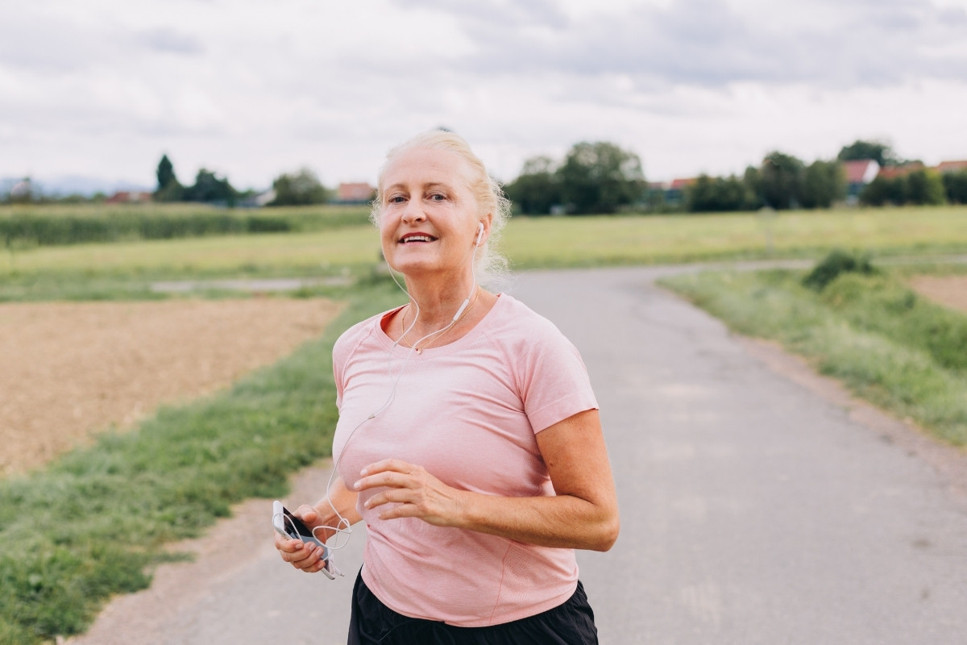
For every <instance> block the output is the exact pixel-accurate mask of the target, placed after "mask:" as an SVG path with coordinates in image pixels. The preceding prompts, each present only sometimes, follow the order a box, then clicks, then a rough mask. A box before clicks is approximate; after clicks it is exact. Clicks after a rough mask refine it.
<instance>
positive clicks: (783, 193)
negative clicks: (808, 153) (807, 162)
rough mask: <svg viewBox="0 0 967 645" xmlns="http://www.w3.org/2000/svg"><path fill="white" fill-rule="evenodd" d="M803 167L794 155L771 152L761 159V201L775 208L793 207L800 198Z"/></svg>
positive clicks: (797, 203) (797, 204)
mask: <svg viewBox="0 0 967 645" xmlns="http://www.w3.org/2000/svg"><path fill="white" fill-rule="evenodd" d="M804 174H805V168H804V166H803V163H802V161H800V160H799V159H797V158H796V157H793V156H790V155H787V154H783V153H781V152H778V151H777V152H771V153H769V154H768V155H766V158H765V159H764V160H763V161H762V169H761V171H760V181H761V186H762V201H763V202H765V205H766V206H769V207H771V208H774V209H776V210H782V209H787V208H795V207H797V206H799V204H800V203H801V200H802V187H803V175H804Z"/></svg>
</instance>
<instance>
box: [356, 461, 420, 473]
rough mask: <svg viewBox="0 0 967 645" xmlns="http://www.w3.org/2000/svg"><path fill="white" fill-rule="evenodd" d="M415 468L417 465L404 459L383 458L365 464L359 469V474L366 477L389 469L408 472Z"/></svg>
mask: <svg viewBox="0 0 967 645" xmlns="http://www.w3.org/2000/svg"><path fill="white" fill-rule="evenodd" d="M414 468H415V466H414V465H413V464H411V463H408V462H405V461H403V460H402V459H382V460H380V461H376V462H373V463H371V464H369V465H368V466H365V467H364V468H363V469H362V470H361V471H359V474H360V476H362V477H365V476H367V475H372V474H374V473H379V472H388V471H393V472H398V473H408V472H411V471H412V470H413V469H414Z"/></svg>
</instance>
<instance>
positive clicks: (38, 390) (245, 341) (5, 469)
mask: <svg viewBox="0 0 967 645" xmlns="http://www.w3.org/2000/svg"><path fill="white" fill-rule="evenodd" d="M336 313H338V305H337V304H335V303H332V302H329V301H325V300H320V299H312V300H292V299H281V298H260V299H245V300H221V301H205V300H171V301H163V302H126V303H39V304H33V303H28V304H20V303H17V304H2V305H0V357H2V364H3V369H2V370H0V475H4V474H9V473H15V472H22V471H24V470H27V469H30V468H33V467H35V466H39V465H41V464H43V463H45V462H46V461H48V460H50V459H51V458H52V457H54V456H56V455H58V454H60V453H62V452H63V451H65V450H67V449H68V448H71V447H73V446H75V445H77V444H78V443H80V442H84V441H85V440H87V439H89V437H91V436H92V434H94V433H96V432H98V431H101V430H104V429H107V428H110V427H112V426H113V427H119V428H129V427H132V426H133V425H134V424H135V423H136V422H137V421H138V420H139V419H141V418H143V417H144V416H145V415H149V414H151V413H152V411H154V410H155V409H156V408H157V407H158V405H159V404H162V403H177V402H179V401H183V400H187V399H190V398H193V397H196V396H198V395H200V394H205V393H208V392H212V391H214V390H216V389H218V388H222V387H225V386H227V385H229V384H230V383H231V382H232V381H234V380H235V379H237V378H238V377H240V376H241V375H243V374H245V373H246V372H249V371H251V370H253V369H255V368H257V367H260V366H262V365H266V364H270V363H272V362H274V361H276V360H277V359H279V358H280V357H282V356H284V355H286V354H288V353H290V352H291V351H292V350H293V349H295V347H297V346H298V345H299V344H301V343H302V342H304V341H306V340H308V339H310V338H313V337H316V336H318V335H319V334H320V333H321V332H322V330H323V329H324V328H325V326H326V324H327V323H328V322H329V321H330V320H331V319H332V318H333V316H335V315H336Z"/></svg>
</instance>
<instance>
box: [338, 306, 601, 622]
mask: <svg viewBox="0 0 967 645" xmlns="http://www.w3.org/2000/svg"><path fill="white" fill-rule="evenodd" d="M386 315H387V314H385V313H384V314H381V315H379V316H374V317H372V318H369V319H368V320H365V321H363V322H361V323H359V324H357V325H355V326H353V327H352V328H350V329H349V330H347V331H346V332H345V333H344V334H343V335H342V336H341V337H340V338H339V340H338V341H337V342H336V345H335V347H334V350H333V359H334V360H333V362H334V371H335V377H336V387H337V404H338V406H339V422H338V424H337V426H336V434H335V439H334V442H333V455H334V456H335V458H336V460H337V462H336V463H337V464H338V468H339V474H340V476H341V477H342V478H343V481H344V482H345V483H346V485H347V486H349V487H352V486H353V484H354V483H355V482H356V480H357V479H358V478H359V472H360V470H361V469H362V468H363V467H364V466H366V465H368V464H371V463H373V462H375V461H378V460H380V459H385V458H388V457H393V458H398V459H403V460H405V461H408V462H410V463H413V464H417V465H421V466H423V467H424V468H426V469H427V471H428V472H430V473H431V474H433V475H435V476H436V477H438V478H439V479H440V480H441V481H443V482H444V483H446V484H448V485H450V486H453V487H456V488H460V489H463V490H469V491H475V492H479V493H485V494H488V495H501V496H520V497H525V496H539V495H554V489H553V487H552V485H551V481H550V478H549V477H548V474H547V469H546V468H545V466H544V462H543V460H542V459H541V455H540V452H539V451H538V448H537V441H536V439H535V434H536V433H538V432H540V431H541V430H544V429H545V428H548V427H550V426H551V425H554V424H555V423H557V422H558V421H562V420H564V419H566V418H568V417H570V416H572V415H574V414H577V413H578V412H582V411H584V410H589V409H592V408H597V402H596V400H595V397H594V393H593V391H592V389H591V384H590V381H589V379H588V374H587V370H586V368H585V366H584V363H583V361H582V360H581V357H580V355H579V354H578V352H577V349H576V348H575V347H574V346H573V345H572V344H571V342H570V341H568V340H567V338H565V337H564V335H563V334H561V332H560V331H559V330H558V329H557V327H555V326H554V325H553V324H552V323H551V322H550V321H548V320H547V319H545V318H543V317H541V316H539V315H538V314H536V313H534V312H533V311H531V310H530V309H529V308H528V307H526V306H525V305H524V304H522V303H521V302H519V301H518V300H516V299H514V298H512V297H511V296H508V295H506V294H502V295H501V296H500V297H499V298H498V300H497V303H496V304H495V305H494V307H493V309H491V311H489V312H488V313H487V315H486V316H485V317H484V319H483V320H482V321H481V322H480V323H478V324H477V326H476V327H474V329H472V330H471V331H470V332H469V333H468V334H467V335H465V336H464V337H463V338H460V339H459V340H457V341H456V342H453V343H451V344H449V345H443V346H440V347H430V348H428V349H426V350H424V351H423V352H422V353H420V354H417V353H416V352H413V351H411V350H409V349H407V348H403V347H399V346H394V345H393V342H392V341H391V340H390V338H389V337H388V336H387V335H386V334H385V332H384V331H383V330H382V328H381V327H380V321H381V320H382V319H383V318H384V317H385V316H386ZM394 384H395V385H394ZM384 406H386V407H385V408H384ZM380 409H382V411H381V412H379V413H378V414H377V415H376V417H375V418H373V419H370V420H368V421H365V419H366V418H367V417H369V416H370V415H371V414H372V413H373V412H376V411H378V410H380ZM360 424H362V425H360ZM374 492H375V491H366V492H364V493H361V494H360V496H359V504H358V510H359V512H360V513H361V515H362V517H363V519H364V520H365V522H366V525H367V534H368V539H367V544H366V550H365V553H364V556H363V562H364V565H363V569H362V576H363V580H364V581H365V582H366V585H367V586H368V587H369V588H370V590H371V591H372V592H373V593H374V594H375V595H376V597H377V598H379V599H380V600H381V601H382V602H383V603H384V604H386V605H387V606H388V607H390V608H392V609H393V610H395V611H396V612H398V613H401V614H404V615H406V616H412V617H416V618H425V619H429V620H440V621H445V622H447V623H450V624H453V625H459V626H463V627H479V626H486V625H494V624H498V623H504V622H508V621H511V620H517V619H519V618H524V617H527V616H532V615H534V614H537V613H540V612H542V611H546V610H548V609H551V608H553V607H556V606H557V605H560V604H561V603H563V602H565V601H566V600H567V599H568V598H569V597H570V596H571V594H572V593H573V592H574V589H575V587H576V585H577V577H578V569H577V563H576V560H575V557H574V551H573V550H571V549H560V548H550V547H540V546H533V545H529V544H524V543H521V542H516V541H514V540H508V539H506V538H502V537H497V536H493V535H486V534H483V533H478V532H475V531H469V530H464V529H455V528H443V527H437V526H433V525H431V524H428V523H426V522H424V521H422V520H419V519H412V518H404V519H395V520H387V521H381V520H380V519H379V517H378V514H379V513H380V512H382V510H383V509H375V510H372V511H370V510H367V509H366V508H364V507H363V505H362V503H363V502H364V501H365V499H367V497H368V496H370V495H372V494H374Z"/></svg>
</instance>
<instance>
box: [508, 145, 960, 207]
mask: <svg viewBox="0 0 967 645" xmlns="http://www.w3.org/2000/svg"><path fill="white" fill-rule="evenodd" d="M866 159H871V160H873V161H876V162H877V163H878V164H879V166H880V167H881V168H893V169H896V170H897V172H893V173H891V174H889V175H886V174H880V175H878V176H877V177H876V178H875V179H874V180H873V181H872V182H871V183H869V184H866V185H865V186H863V187H862V189H861V190H860V191H859V192H858V193H856V194H854V195H849V190H850V186H849V185H848V184H847V178H846V174H845V171H844V167H843V162H846V161H854V160H866ZM505 190H506V192H507V196H508V197H509V198H510V199H511V201H512V202H513V203H514V207H515V209H516V211H517V212H519V213H522V214H530V215H546V214H549V213H558V214H575V215H579V214H599V213H600V214H608V213H616V212H619V211H631V212H636V211H638V212H686V213H705V212H727V211H751V210H758V209H760V208H764V207H767V208H772V209H775V210H786V209H792V208H807V209H815V208H831V207H832V206H834V205H836V204H839V203H842V202H844V201H846V199H847V197H848V196H851V197H853V198H854V199H855V201H857V202H859V203H860V204H864V205H870V206H882V205H885V204H896V205H904V204H918V205H931V204H943V203H948V202H949V203H955V204H965V203H967V171H961V172H957V173H946V174H944V175H941V174H940V173H938V172H936V171H935V170H931V169H927V168H924V167H923V164H921V163H919V162H916V161H908V160H904V159H901V158H899V157H898V156H897V155H896V153H895V152H894V151H893V150H892V149H891V148H890V146H888V145H886V144H883V143H879V142H873V141H863V140H857V141H855V142H854V143H852V144H850V145H848V146H844V147H843V148H841V149H840V151H839V154H838V155H837V156H836V158H835V159H830V160H816V161H813V162H812V163H809V164H806V163H805V162H804V161H802V160H801V159H798V158H796V157H795V156H793V155H789V154H785V153H783V152H779V151H774V152H771V153H769V154H768V155H766V156H765V158H764V159H763V160H762V163H761V164H760V165H759V166H749V167H747V168H746V169H745V172H744V173H743V174H742V175H741V176H738V175H729V176H724V177H713V176H709V175H706V174H703V175H699V176H698V177H697V178H694V179H693V180H690V181H688V183H687V184H686V185H685V186H684V187H683V188H681V189H668V188H664V187H659V186H655V185H649V184H648V183H647V182H646V181H645V177H644V173H643V172H642V164H641V160H640V158H639V157H638V156H637V155H636V154H635V153H634V152H631V151H629V150H625V149H623V148H621V147H619V146H618V145H616V144H614V143H609V142H595V143H591V142H581V143H577V144H575V145H574V146H572V147H571V149H570V150H569V151H568V152H567V153H566V154H565V156H564V158H563V159H562V160H560V161H557V160H554V159H553V158H551V157H548V156H543V155H542V156H536V157H532V158H530V159H528V160H527V161H525V162H524V165H523V168H522V169H521V172H520V174H519V175H518V176H517V178H516V179H514V180H513V181H511V182H509V183H508V184H507V185H506V186H505Z"/></svg>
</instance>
